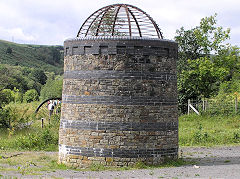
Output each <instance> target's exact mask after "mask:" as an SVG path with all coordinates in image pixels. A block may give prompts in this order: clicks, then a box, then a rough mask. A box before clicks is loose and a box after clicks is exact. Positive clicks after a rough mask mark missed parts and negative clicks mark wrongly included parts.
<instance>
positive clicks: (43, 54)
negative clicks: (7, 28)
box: [0, 40, 63, 74]
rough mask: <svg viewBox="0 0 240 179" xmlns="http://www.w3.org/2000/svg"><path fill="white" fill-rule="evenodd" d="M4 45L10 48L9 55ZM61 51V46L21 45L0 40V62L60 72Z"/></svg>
mask: <svg viewBox="0 0 240 179" xmlns="http://www.w3.org/2000/svg"><path fill="white" fill-rule="evenodd" d="M6 47H8V48H9V49H12V53H11V55H9V53H6ZM62 52H63V47H62V46H44V45H22V44H16V43H11V42H7V41H3V40H0V56H1V63H2V64H9V65H12V66H13V65H14V66H15V65H19V66H22V67H29V68H37V69H42V70H44V71H49V72H52V71H53V72H54V73H56V74H62V73H63V53H62Z"/></svg>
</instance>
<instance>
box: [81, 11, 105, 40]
mask: <svg viewBox="0 0 240 179" xmlns="http://www.w3.org/2000/svg"><path fill="white" fill-rule="evenodd" d="M103 12H104V11H102V12H100V13H99V14H98V15H97V16H96V17H95V18H94V19H93V20H92V22H91V24H90V25H89V26H88V29H87V31H86V34H85V37H86V36H87V35H88V32H89V30H90V28H91V26H92V24H93V23H94V22H95V20H96V19H97V18H98V17H99V16H100V15H101V14H102V13H103Z"/></svg>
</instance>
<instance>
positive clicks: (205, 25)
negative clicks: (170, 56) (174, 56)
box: [175, 14, 230, 72]
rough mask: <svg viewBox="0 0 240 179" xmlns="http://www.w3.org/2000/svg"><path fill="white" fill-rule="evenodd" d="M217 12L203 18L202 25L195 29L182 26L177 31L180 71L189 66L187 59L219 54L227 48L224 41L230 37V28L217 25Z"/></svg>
mask: <svg viewBox="0 0 240 179" xmlns="http://www.w3.org/2000/svg"><path fill="white" fill-rule="evenodd" d="M216 17H217V14H214V16H210V17H205V18H202V19H201V21H200V25H199V26H196V27H195V28H193V29H190V30H185V29H184V27H181V28H180V29H179V30H177V31H176V34H177V36H175V40H176V42H178V46H179V60H178V71H179V72H181V70H183V69H186V68H187V60H188V59H190V60H195V59H198V58H200V57H205V56H208V57H210V56H211V55H217V54H218V52H220V51H221V50H222V49H224V48H225V45H224V44H223V42H225V41H226V40H227V39H229V38H230V29H229V28H228V29H226V30H223V27H221V26H217V25H216V24H217V20H216Z"/></svg>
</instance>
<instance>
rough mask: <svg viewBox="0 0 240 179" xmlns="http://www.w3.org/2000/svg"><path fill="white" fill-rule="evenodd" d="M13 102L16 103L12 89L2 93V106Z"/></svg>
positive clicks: (0, 99)
mask: <svg viewBox="0 0 240 179" xmlns="http://www.w3.org/2000/svg"><path fill="white" fill-rule="evenodd" d="M11 101H14V96H13V93H12V91H11V90H10V89H4V90H2V91H0V106H1V105H6V104H9V103H10V102H11Z"/></svg>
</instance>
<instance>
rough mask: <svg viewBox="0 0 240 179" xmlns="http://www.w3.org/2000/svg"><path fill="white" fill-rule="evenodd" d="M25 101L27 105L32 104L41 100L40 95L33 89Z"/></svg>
mask: <svg viewBox="0 0 240 179" xmlns="http://www.w3.org/2000/svg"><path fill="white" fill-rule="evenodd" d="M23 100H24V101H25V102H27V103H30V102H32V101H37V100H39V95H38V93H37V91H36V90H35V89H31V90H28V91H27V92H26V93H25V94H24V96H23Z"/></svg>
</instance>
